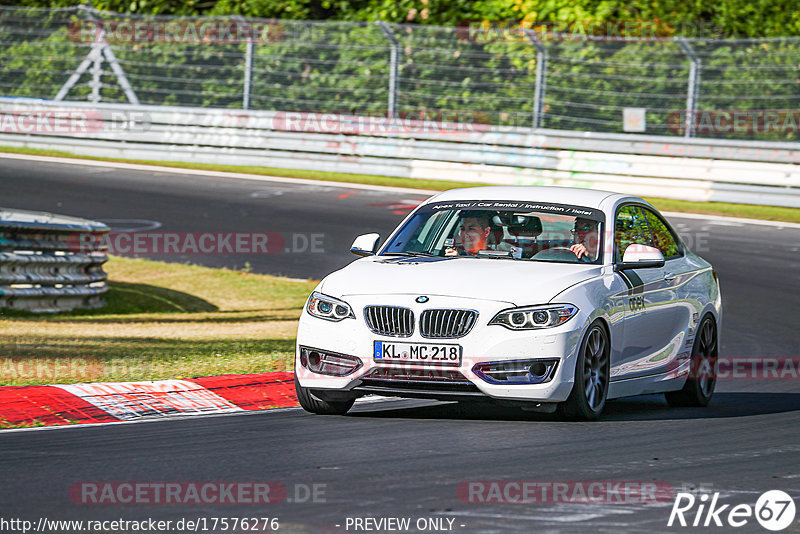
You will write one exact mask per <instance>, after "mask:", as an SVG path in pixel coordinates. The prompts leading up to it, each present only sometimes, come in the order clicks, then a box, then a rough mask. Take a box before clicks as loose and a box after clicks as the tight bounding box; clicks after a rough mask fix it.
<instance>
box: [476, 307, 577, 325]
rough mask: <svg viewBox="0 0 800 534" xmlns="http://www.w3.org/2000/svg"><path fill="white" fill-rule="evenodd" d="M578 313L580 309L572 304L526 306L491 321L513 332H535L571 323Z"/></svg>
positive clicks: (511, 310) (504, 313)
mask: <svg viewBox="0 0 800 534" xmlns="http://www.w3.org/2000/svg"><path fill="white" fill-rule="evenodd" d="M576 313H578V307H577V306H573V305H572V304H551V305H547V306H526V307H524V308H511V309H510V310H503V311H501V312H500V313H498V314H497V315H495V316H494V319H492V320H491V321H489V324H499V325H501V326H505V327H506V328H509V329H511V330H534V329H537V328H552V327H554V326H560V325H562V324H564V323H566V322H567V321H569V320H570V319H571V318H572V316H574V315H575V314H576Z"/></svg>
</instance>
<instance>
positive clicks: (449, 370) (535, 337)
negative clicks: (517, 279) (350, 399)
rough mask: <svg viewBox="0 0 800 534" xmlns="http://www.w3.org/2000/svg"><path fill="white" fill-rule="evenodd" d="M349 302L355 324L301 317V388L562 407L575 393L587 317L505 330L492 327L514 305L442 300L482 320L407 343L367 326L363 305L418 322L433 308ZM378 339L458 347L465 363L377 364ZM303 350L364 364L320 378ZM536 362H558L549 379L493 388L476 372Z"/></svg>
mask: <svg viewBox="0 0 800 534" xmlns="http://www.w3.org/2000/svg"><path fill="white" fill-rule="evenodd" d="M346 300H347V302H348V303H349V304H350V305H351V306H352V307H353V310H354V312H355V316H356V318H355V319H345V320H343V321H340V322H331V321H325V320H322V319H318V318H315V317H312V316H310V315H309V314H308V313H307V312H305V311H304V312H303V314H302V316H301V319H300V324H299V328H298V333H297V347H296V362H295V371H296V374H297V378H298V381H299V383H300V385H301V386H303V387H307V388H313V389H315V390H338V391H351V392H353V393H360V394H364V393H375V394H383V395H398V396H405V397H420V398H434V399H440V400H447V399H451V400H464V399H474V400H479V399H495V400H500V401H532V402H542V403H554V402H563V401H565V400H566V399H567V397H568V396H569V393H570V391H571V390H572V385H573V381H574V374H575V360H576V358H577V354H578V349H579V345H580V341H581V337H582V333H583V328H584V321H585V317H584V316H583V315H582V313H579V314H578V315H577V316H575V317H573V318H572V319H571V320H570V321H568V322H567V323H566V324H564V325H562V326H559V327H556V328H547V329H541V330H525V331H513V330H509V329H507V328H505V327H503V326H500V325H491V326H490V325H488V322H489V321H490V320H491V319H492V318H493V317H494V316H495V314H496V313H497V312H499V311H500V310H502V309H505V308H508V307H509V304H508V303H504V302H491V301H480V302H476V301H474V300H472V299H463V298H457V297H441V298H437V302H436V306H435V307H438V308H447V307H452V308H461V309H463V308H465V307H471V308H472V309H478V311H479V316H478V319H477V322H476V324H475V326H474V327H473V328H472V330H471V331H470V332H469V333H468V334H467V335H465V336H464V337H461V338H457V339H441V340H431V339H426V338H424V337H422V336H421V335H420V334H419V332H418V329H415V332H414V334H413V335H411V336H410V337H406V338H397V337H391V336H383V335H379V334H375V333H373V332H372V331H370V329H369V328H368V327H367V324H366V321H365V320H364V315H363V307H364V306H365V305H368V304H375V303H378V302H379V303H380V304H387V305H399V304H400V303H402V305H403V306H406V307H409V308H412V309H413V311H414V312H415V317H419V315H420V313H421V312H422V310H424V309H426V308H430V307H432V306H430V305H423V304H416V303H414V302H413V299H412V298H410V297H409V296H407V295H401V296H381V297H380V298H378V297H350V298H346ZM409 302H411V305H409ZM375 341H387V342H397V341H401V342H408V343H438V342H441V343H447V344H458V345H460V346H461V347H462V360H461V363H460V365H458V366H457V367H455V366H454V367H439V366H433V365H420V364H410V363H405V362H403V363H386V362H383V361H380V360H379V361H375V360H374V359H373V350H374V342H375ZM301 347H307V348H312V349H319V350H322V351H331V352H335V353H339V354H344V355H348V356H354V357H356V358H358V359H359V360H360V362H361V366H360V367H359V368H358V369H357V370H356V371H354V372H353V373H351V374H349V375H347V376H342V377H336V376H328V375H322V374H318V373H314V372H312V371H310V370H309V369H307V368H305V367H303V365H302V364H301V360H300V348H301ZM532 359H542V360H544V359H554V360H558V364H557V367H556V369H555V371H554V373H553V374H552V376H551V378H550V380H548V381H547V382H545V383H540V384H493V383H489V382H487V381H486V380H484V379H483V378H481V377H480V376H478V375H477V374H476V373H475V372H474V370H473V369H474V366H475V365H476V364H478V363H484V362H498V361H511V360H532ZM376 375H379V376H376ZM386 375H390V376H388V377H387V376H386ZM331 392H332V391H331ZM321 393H324V392H322V391H321Z"/></svg>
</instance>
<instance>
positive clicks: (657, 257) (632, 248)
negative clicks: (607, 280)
mask: <svg viewBox="0 0 800 534" xmlns="http://www.w3.org/2000/svg"><path fill="white" fill-rule="evenodd" d="M663 266H664V255H663V254H661V251H660V250H658V249H657V248H656V247H649V246H647V245H638V244H636V243H633V244H631V245H628V248H626V249H625V254H623V255H622V263H617V264H615V265H614V270H615V271H624V270H626V269H648V268H653V267H663Z"/></svg>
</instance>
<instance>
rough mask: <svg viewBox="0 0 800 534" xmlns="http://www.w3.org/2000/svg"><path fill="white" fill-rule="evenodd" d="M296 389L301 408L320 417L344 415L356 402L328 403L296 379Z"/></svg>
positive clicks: (353, 400)
mask: <svg viewBox="0 0 800 534" xmlns="http://www.w3.org/2000/svg"><path fill="white" fill-rule="evenodd" d="M294 389H295V391H296V392H297V400H298V401H300V406H302V407H303V409H304V410H305V411H307V412H311V413H315V414H318V415H344V414H346V413H347V411H348V410H349V409H350V408H352V407H353V403H354V402H355V401H356V400H355V399H354V398H353V399H347V400H340V401H328V400H324V399H321V398H319V397H318V396H316V395H314V393H313V390H311V389H309V388H306V387H303V386H301V385H300V382H298V381H297V377H295V378H294Z"/></svg>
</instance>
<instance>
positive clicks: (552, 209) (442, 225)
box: [381, 201, 603, 263]
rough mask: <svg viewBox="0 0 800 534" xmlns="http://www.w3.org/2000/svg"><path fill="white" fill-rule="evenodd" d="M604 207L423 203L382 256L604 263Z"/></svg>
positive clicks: (389, 243) (494, 203) (495, 203)
mask: <svg viewBox="0 0 800 534" xmlns="http://www.w3.org/2000/svg"><path fill="white" fill-rule="evenodd" d="M602 220H603V217H602V212H601V211H599V210H596V209H592V208H583V207H580V206H569V205H562V204H545V203H534V202H519V201H508V202H505V201H503V202H501V201H459V202H436V203H432V204H428V205H425V206H423V207H422V208H420V209H419V210H418V211H417V212H416V213H415V214H414V216H413V217H412V218H411V219H410V220H408V221H407V222H406V223H405V224H404V225H403V226H402V227H401V228H400V230H399V231H398V232H397V233H396V234H395V235H394V236H393V237H392V238H391V239H390V241H389V242H388V243H387V244H386V246H385V247H384V249H383V251H382V252H381V255H383V256H391V255H400V256H403V255H409V256H417V255H421V256H428V255H430V256H442V257H458V256H463V257H473V258H507V259H515V260H523V261H555V262H566V263H600V262H601V261H602V258H601V254H600V253H599V252H600V251H601V250H602V247H601V242H600V241H601V238H602V230H603V229H602Z"/></svg>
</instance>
